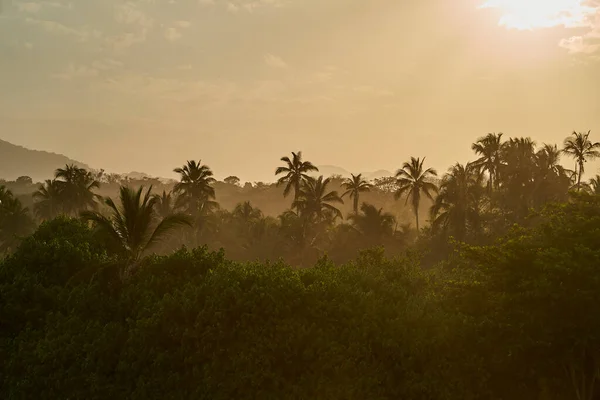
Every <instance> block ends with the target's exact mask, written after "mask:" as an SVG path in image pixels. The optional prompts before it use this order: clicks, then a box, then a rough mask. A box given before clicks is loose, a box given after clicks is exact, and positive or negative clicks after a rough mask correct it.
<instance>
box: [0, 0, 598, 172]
mask: <svg viewBox="0 0 600 400" xmlns="http://www.w3.org/2000/svg"><path fill="white" fill-rule="evenodd" d="M0 1H3V6H2V13H1V14H0V73H1V74H0V138H1V139H5V140H8V141H10V142H13V143H16V144H21V145H25V146H27V147H30V148H35V149H40V150H50V151H55V152H60V153H63V154H65V155H68V156H70V157H72V158H75V159H78V160H80V161H83V162H86V163H87V164H89V165H91V166H92V167H97V168H100V167H103V168H105V169H106V170H109V171H118V172H128V171H132V170H135V171H144V172H148V173H151V174H155V175H161V176H171V175H170V171H171V170H172V169H173V168H174V167H176V166H179V165H180V164H183V162H184V161H185V160H186V159H189V158H195V159H202V161H203V162H206V163H207V164H209V165H210V166H211V167H212V168H213V169H214V170H215V173H216V174H217V176H218V177H223V176H227V175H230V174H236V175H238V176H240V177H241V178H242V179H243V180H267V179H268V180H271V179H272V174H273V171H274V169H275V167H277V166H278V164H279V161H278V160H279V158H280V157H281V156H283V155H285V154H286V153H288V152H290V151H295V150H303V152H304V154H305V156H306V158H309V159H311V160H312V161H313V162H314V163H315V164H333V165H339V166H341V167H344V168H346V169H349V170H352V171H369V170H376V169H389V170H394V169H396V168H397V167H398V166H400V165H401V164H402V162H403V161H405V160H406V159H407V158H408V157H410V156H412V155H414V156H427V157H428V160H429V162H430V163H431V164H433V165H434V166H435V167H437V168H439V169H442V170H445V169H446V168H447V167H448V166H449V165H450V164H452V163H454V162H456V161H461V162H464V161H467V160H469V159H470V158H472V154H471V151H470V143H471V142H472V141H473V140H474V139H476V138H477V137H478V136H481V135H484V134H486V133H488V132H504V133H505V134H506V135H514V136H532V137H533V138H534V139H536V140H537V141H538V142H540V143H541V142H562V140H563V138H564V137H565V136H567V135H569V134H570V132H572V131H573V130H578V131H583V130H586V131H587V130H589V129H591V130H592V135H594V137H595V139H596V140H600V0H591V1H585V0H529V1H528V0H487V1H486V0H136V1H118V0H52V1H22V0H0ZM569 163H570V161H569Z"/></svg>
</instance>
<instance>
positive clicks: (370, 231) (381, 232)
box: [350, 203, 396, 239]
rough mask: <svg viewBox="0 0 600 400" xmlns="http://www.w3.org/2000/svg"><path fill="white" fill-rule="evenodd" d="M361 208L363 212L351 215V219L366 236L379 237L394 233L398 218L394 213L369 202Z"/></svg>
mask: <svg viewBox="0 0 600 400" xmlns="http://www.w3.org/2000/svg"><path fill="white" fill-rule="evenodd" d="M360 210H361V212H362V213H360V214H359V213H355V214H353V215H351V216H350V220H351V221H352V224H353V225H354V226H355V228H356V229H357V230H358V231H359V232H361V233H362V234H363V235H364V236H366V237H368V238H372V239H378V238H381V237H382V236H385V235H392V234H393V233H394V225H395V224H396V218H395V217H394V216H393V215H392V214H390V213H385V212H383V209H382V208H380V209H377V208H376V207H375V206H374V205H372V204H367V203H362V205H361V207H360Z"/></svg>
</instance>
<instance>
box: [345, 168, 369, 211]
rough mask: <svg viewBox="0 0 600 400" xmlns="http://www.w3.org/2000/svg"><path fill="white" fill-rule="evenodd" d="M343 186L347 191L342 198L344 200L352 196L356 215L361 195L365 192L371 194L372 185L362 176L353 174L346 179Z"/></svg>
mask: <svg viewBox="0 0 600 400" xmlns="http://www.w3.org/2000/svg"><path fill="white" fill-rule="evenodd" d="M343 185H344V188H345V189H346V191H345V192H344V194H342V198H344V197H345V196H346V195H350V198H351V199H352V200H353V201H354V204H353V209H354V214H358V201H359V198H360V194H361V193H363V192H369V191H370V190H371V187H372V185H371V184H370V183H368V182H367V181H366V180H364V179H363V178H362V174H358V175H354V174H352V177H351V178H348V179H346V181H345V182H344V184H343Z"/></svg>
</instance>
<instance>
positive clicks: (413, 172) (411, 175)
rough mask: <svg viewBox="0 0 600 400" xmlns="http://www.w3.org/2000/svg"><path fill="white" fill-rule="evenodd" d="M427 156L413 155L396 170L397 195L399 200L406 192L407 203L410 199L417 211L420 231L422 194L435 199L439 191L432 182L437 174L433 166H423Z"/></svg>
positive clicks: (416, 218)
mask: <svg viewBox="0 0 600 400" xmlns="http://www.w3.org/2000/svg"><path fill="white" fill-rule="evenodd" d="M424 162H425V158H423V159H420V158H415V157H411V159H410V162H406V163H404V165H403V166H402V168H401V169H399V170H398V172H396V180H397V182H398V190H397V191H396V194H395V197H396V200H398V199H399V198H400V197H402V195H404V194H406V204H408V201H409V200H410V202H411V205H412V207H413V211H414V212H415V220H416V223H417V231H419V205H420V204H421V195H422V194H424V195H425V196H427V198H429V199H430V200H432V201H433V194H435V193H437V187H436V186H435V184H434V183H433V182H432V178H433V177H436V176H437V172H436V170H435V169H433V168H427V169H424V168H423V163H424Z"/></svg>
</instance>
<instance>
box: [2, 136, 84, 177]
mask: <svg viewBox="0 0 600 400" xmlns="http://www.w3.org/2000/svg"><path fill="white" fill-rule="evenodd" d="M65 164H75V165H77V166H79V167H83V168H88V169H89V167H88V166H87V165H85V164H83V163H81V162H79V161H75V160H72V159H70V158H68V157H66V156H64V155H62V154H55V153H50V152H47V151H38V150H30V149H27V148H25V147H22V146H17V145H14V144H12V143H8V142H6V141H4V140H0V179H6V180H14V179H16V178H18V177H19V176H30V177H31V178H32V179H33V180H34V182H35V181H42V180H44V179H48V178H51V177H52V174H53V173H54V170H56V169H57V168H60V167H63V166H64V165H65Z"/></svg>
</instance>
